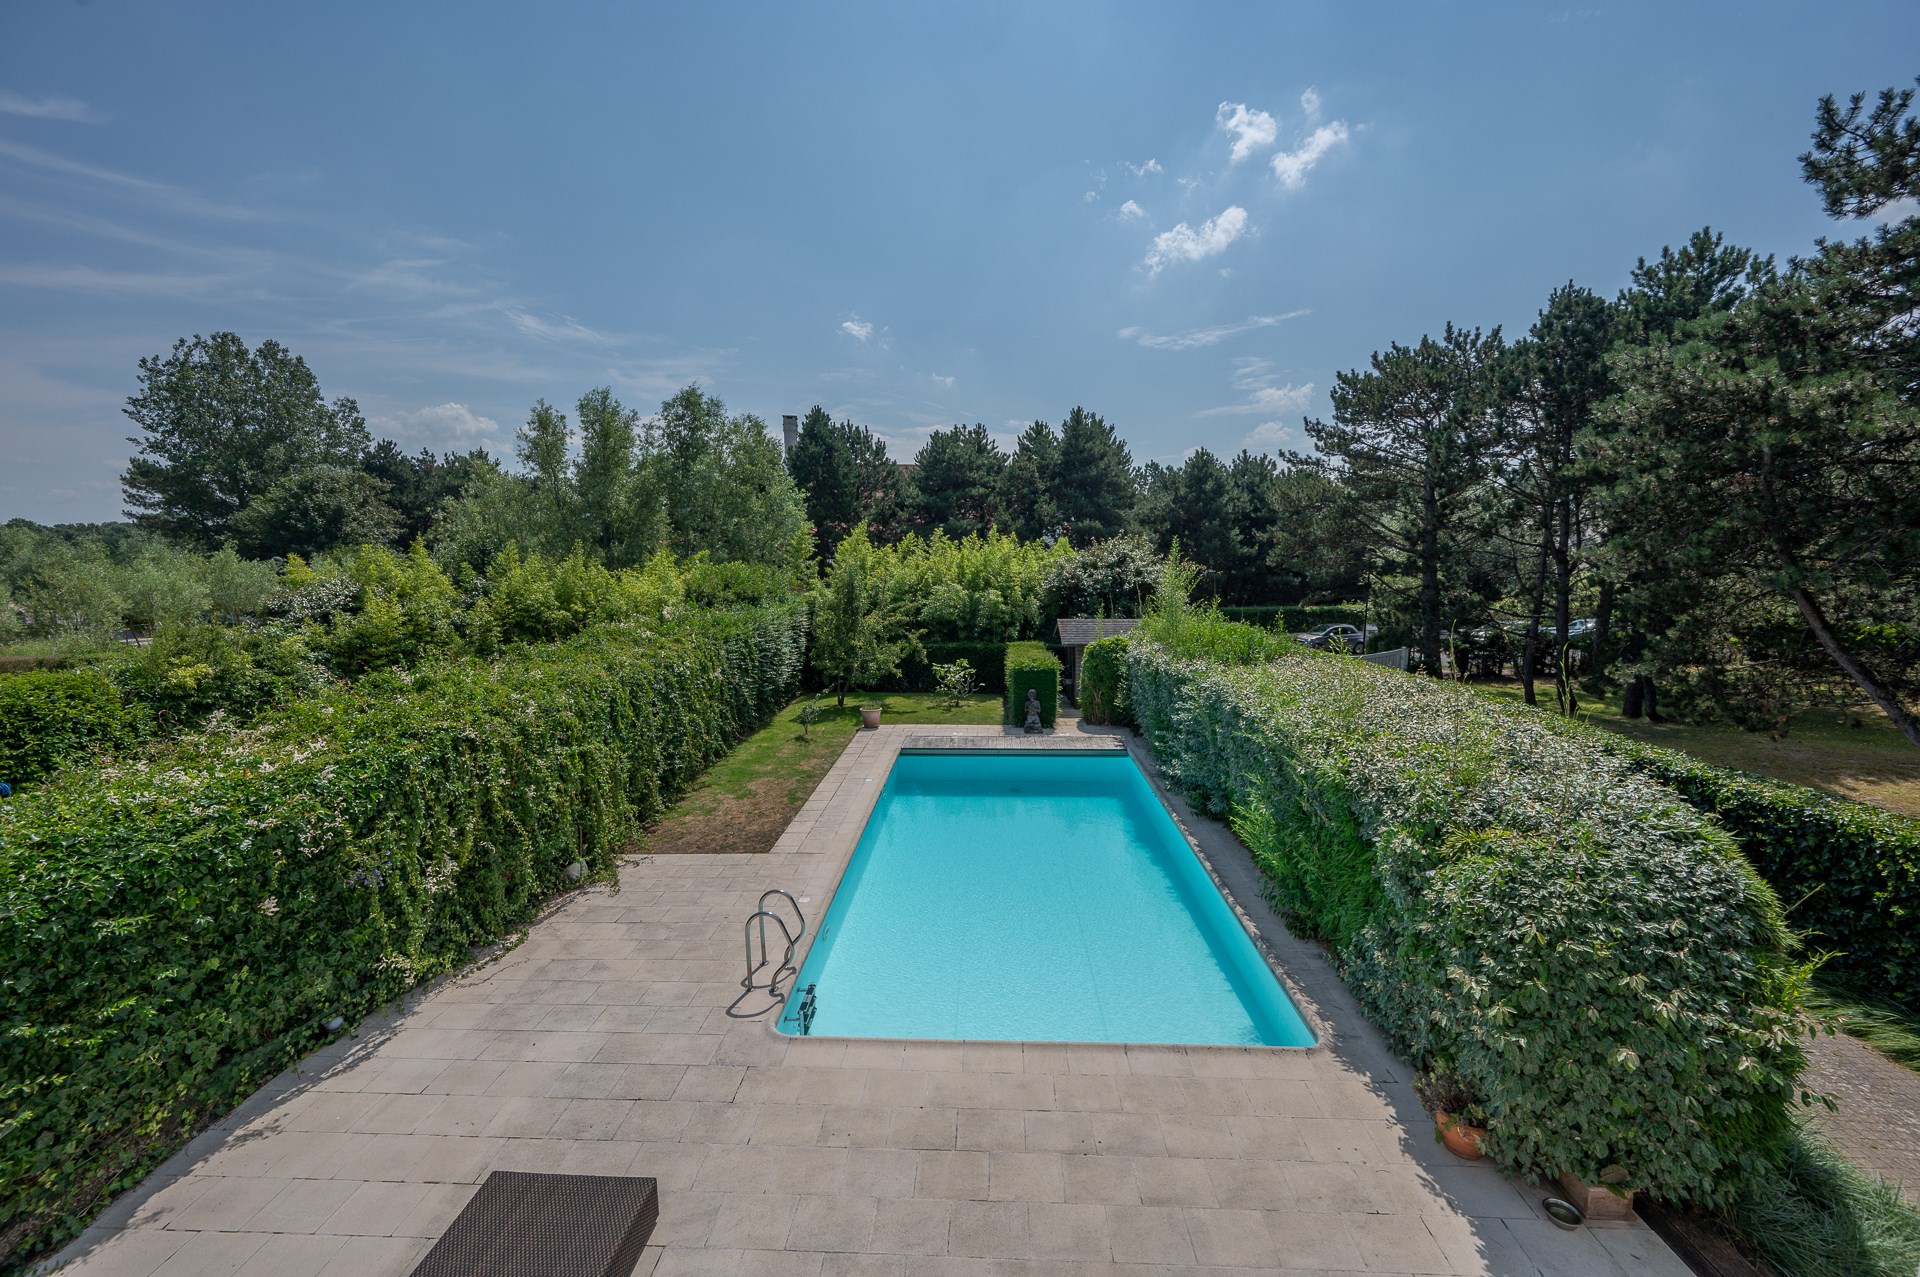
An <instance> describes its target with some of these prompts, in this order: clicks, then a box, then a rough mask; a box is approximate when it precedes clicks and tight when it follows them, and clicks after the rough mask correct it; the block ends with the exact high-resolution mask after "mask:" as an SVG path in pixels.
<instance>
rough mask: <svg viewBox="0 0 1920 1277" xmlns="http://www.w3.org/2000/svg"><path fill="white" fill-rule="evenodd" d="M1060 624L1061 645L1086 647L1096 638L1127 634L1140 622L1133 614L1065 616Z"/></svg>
mask: <svg viewBox="0 0 1920 1277" xmlns="http://www.w3.org/2000/svg"><path fill="white" fill-rule="evenodd" d="M1059 624H1060V646H1061V647H1085V646H1086V645H1087V644H1089V643H1091V642H1093V641H1094V640H1095V639H1103V638H1112V637H1113V636H1114V635H1116V634H1125V633H1126V632H1127V631H1128V630H1131V629H1132V628H1133V627H1134V626H1136V625H1138V624H1140V622H1139V621H1138V620H1137V619H1136V618H1134V617H1131V616H1063V617H1061V618H1060V622H1059Z"/></svg>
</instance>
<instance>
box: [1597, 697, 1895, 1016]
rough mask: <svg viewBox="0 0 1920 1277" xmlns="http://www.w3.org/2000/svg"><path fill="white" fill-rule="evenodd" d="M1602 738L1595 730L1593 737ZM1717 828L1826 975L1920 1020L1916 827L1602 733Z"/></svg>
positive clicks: (1797, 788)
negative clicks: (1823, 957)
mask: <svg viewBox="0 0 1920 1277" xmlns="http://www.w3.org/2000/svg"><path fill="white" fill-rule="evenodd" d="M1595 730H1598V729H1595ZM1600 739H1602V740H1603V741H1604V742H1605V743H1606V745H1607V746H1608V747H1609V748H1611V749H1613V750H1615V751H1616V752H1617V753H1619V754H1620V755H1622V756H1623V757H1625V758H1626V759H1628V760H1629V761H1630V762H1632V763H1633V764H1634V765H1635V766H1637V767H1639V768H1640V769H1641V770H1642V771H1644V772H1646V773H1647V774H1648V775H1650V776H1652V777H1654V778H1655V779H1657V780H1659V781H1660V782H1662V783H1663V784H1665V785H1667V786H1669V787H1671V788H1672V789H1674V790H1676V791H1678V792H1679V794H1680V796H1681V797H1682V798H1684V799H1686V800H1687V801H1688V802H1689V803H1691V804H1693V806H1695V807H1696V808H1698V809H1699V810H1701V811H1705V812H1712V813H1713V814H1714V815H1715V816H1717V817H1719V819H1720V823H1721V825H1722V826H1724V827H1725V829H1726V830H1727V832H1728V833H1730V834H1732V835H1733V837H1734V840H1735V841H1737V842H1738V843H1739V844H1740V850H1741V851H1743V852H1745V853H1746V856H1747V859H1748V860H1750V861H1752V862H1753V866H1754V868H1756V869H1758V870H1759V871H1760V876H1761V877H1763V878H1765V879H1766V880H1767V881H1768V882H1770V883H1772V884H1773V889H1774V890H1775V891H1777V892H1779V893H1780V898H1781V899H1782V900H1784V901H1786V902H1788V916H1789V919H1790V921H1791V922H1792V923H1793V925H1794V926H1795V928H1796V929H1799V930H1802V931H1807V932H1810V933H1811V935H1810V942H1811V947H1812V948H1814V949H1816V950H1818V949H1832V950H1835V951H1836V952H1835V954H1834V957H1833V958H1832V960H1831V961H1830V962H1829V963H1828V964H1827V965H1828V967H1829V968H1830V969H1831V970H1833V971H1835V972H1837V973H1838V974H1840V975H1841V977H1842V978H1843V979H1846V980H1847V981H1849V982H1851V983H1853V984H1854V985H1856V986H1858V987H1859V988H1861V989H1862V990H1863V991H1865V992H1869V993H1873V994H1875V995H1877V996H1879V997H1884V998H1889V999H1891V1000H1893V1001H1895V1002H1899V1003H1901V1004H1902V1005H1904V1006H1905V1007H1907V1008H1908V1009H1909V1010H1912V1011H1915V1012H1920V820H1914V819H1911V818H1909V817H1904V816H1896V815H1894V814H1893V813H1892V812H1888V811H1882V810H1881V809H1880V808H1878V807H1871V806H1868V805H1867V804H1865V803H1857V802H1851V801H1849V800H1847V799H1845V798H1834V797H1832V796H1831V795H1828V794H1823V793H1821V792H1819V791H1818V790H1814V789H1808V788H1806V787H1805V786H1804V785H1790V784H1788V783H1786V782H1785V781H1777V780H1769V779H1767V778H1766V777H1763V776H1755V775H1752V774H1751V773H1748V772H1742V771H1734V770H1732V769H1731V768H1726V767H1716V766H1714V765H1713V764H1711V763H1704V762H1701V761H1700V760H1699V759H1697V758H1691V757H1689V756H1687V755H1686V754H1681V753H1678V752H1676V751H1674V750H1671V749H1665V748H1662V747H1660V746H1658V745H1647V744H1643V743H1641V742H1639V741H1634V740H1628V739H1626V738H1624V737H1620V736H1615V735H1612V734H1610V733H1605V732H1602V733H1600Z"/></svg>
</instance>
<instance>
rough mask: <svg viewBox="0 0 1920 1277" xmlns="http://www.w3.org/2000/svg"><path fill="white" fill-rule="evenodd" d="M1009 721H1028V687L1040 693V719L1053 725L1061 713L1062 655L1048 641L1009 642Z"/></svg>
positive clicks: (1048, 725) (1018, 723)
mask: <svg viewBox="0 0 1920 1277" xmlns="http://www.w3.org/2000/svg"><path fill="white" fill-rule="evenodd" d="M1006 670H1007V698H1006V709H1007V722H1008V724H1010V725H1011V726H1014V727H1018V726H1020V725H1021V724H1023V723H1025V722H1026V721H1027V690H1028V689H1029V688H1031V689H1032V690H1034V691H1036V692H1039V693H1040V721H1041V723H1042V724H1044V725H1045V726H1047V727H1052V726H1053V723H1054V719H1055V718H1056V717H1057V716H1058V715H1059V713H1060V658H1059V657H1057V656H1055V655H1054V654H1053V653H1052V652H1050V651H1048V650H1047V646H1046V644H1044V643H1031V642H1029V643H1009V644H1007V659H1006Z"/></svg>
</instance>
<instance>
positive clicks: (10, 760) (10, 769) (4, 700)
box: [0, 669, 148, 786]
mask: <svg viewBox="0 0 1920 1277" xmlns="http://www.w3.org/2000/svg"><path fill="white" fill-rule="evenodd" d="M147 720H148V715H147V714H146V712H145V710H144V709H143V708H142V707H141V706H139V705H129V704H128V703H127V702H126V700H125V699H124V698H123V697H122V696H121V694H120V689H119V688H118V687H117V686H115V685H114V682H113V680H112V679H110V678H108V677H107V675H106V673H105V672H104V671H102V670H98V669H74V670H31V671H28V672H26V673H21V674H4V675H0V780H4V781H6V782H7V783H9V784H11V785H16V786H17V785H19V784H21V783H22V782H23V781H24V782H31V781H37V780H44V779H46V778H47V777H48V776H51V775H52V774H53V773H54V772H56V771H58V770H59V769H60V768H61V767H64V766H65V765H67V764H68V763H72V762H78V761H80V760H82V759H84V758H86V757H88V756H89V755H91V754H93V753H94V752H95V751H97V750H102V749H119V748H122V747H124V746H127V745H130V744H132V743H133V742H134V741H136V740H138V739H139V738H140V735H141V731H142V729H143V728H144V727H145V725H146V723H147Z"/></svg>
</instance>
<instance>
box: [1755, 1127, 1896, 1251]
mask: <svg viewBox="0 0 1920 1277" xmlns="http://www.w3.org/2000/svg"><path fill="white" fill-rule="evenodd" d="M1729 1222H1730V1223H1731V1224H1732V1226H1733V1228H1734V1231H1735V1232H1736V1233H1738V1234H1739V1236H1740V1239H1741V1240H1742V1241H1744V1242H1746V1243H1747V1245H1749V1246H1750V1247H1752V1248H1753V1250H1754V1251H1756V1252H1757V1253H1758V1254H1759V1256H1760V1257H1761V1258H1762V1259H1764V1260H1766V1261H1767V1262H1768V1263H1769V1264H1771V1265H1772V1266H1773V1268H1774V1269H1775V1271H1777V1272H1778V1273H1780V1274H1781V1277H1911V1274H1913V1273H1914V1272H1916V1271H1920V1211H1916V1210H1915V1209H1914V1208H1913V1207H1912V1206H1910V1205H1908V1204H1907V1202H1906V1201H1904V1200H1903V1199H1902V1198H1901V1196H1900V1193H1899V1190H1897V1189H1895V1188H1894V1187H1892V1186H1891V1185H1889V1184H1888V1183H1887V1182H1886V1181H1885V1180H1883V1179H1881V1178H1880V1177H1879V1176H1877V1175H1870V1174H1867V1173H1866V1172H1864V1171H1861V1170H1860V1169H1859V1168H1857V1167H1855V1166H1854V1165H1853V1164H1852V1163H1851V1162H1849V1161H1847V1159H1846V1158H1844V1157H1842V1156H1841V1155H1840V1154H1839V1153H1838V1152H1836V1151H1835V1150H1834V1149H1833V1147H1832V1146H1831V1145H1829V1144H1828V1143H1826V1141H1824V1140H1822V1139H1821V1138H1820V1137H1819V1136H1818V1135H1816V1134H1815V1133H1814V1132H1813V1130H1812V1128H1811V1127H1810V1126H1808V1125H1807V1124H1806V1123H1805V1122H1804V1121H1802V1123H1801V1127H1800V1132H1799V1134H1798V1135H1797V1136H1796V1137H1795V1139H1794V1140H1793V1142H1792V1143H1791V1144H1790V1145H1789V1146H1788V1148H1787V1149H1786V1150H1785V1152H1784V1154H1783V1156H1782V1160H1781V1166H1780V1169H1779V1170H1778V1171H1777V1172H1776V1173H1774V1174H1772V1175H1770V1176H1768V1177H1766V1178H1765V1179H1763V1180H1761V1181H1759V1182H1758V1183H1756V1184H1755V1185H1754V1186H1753V1187H1751V1188H1749V1189H1748V1190H1747V1191H1746V1192H1745V1193H1743V1194H1742V1195H1741V1197H1740V1200H1739V1201H1737V1202H1736V1203H1735V1204H1734V1207H1733V1210H1732V1212H1731V1219H1730V1221H1729Z"/></svg>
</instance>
